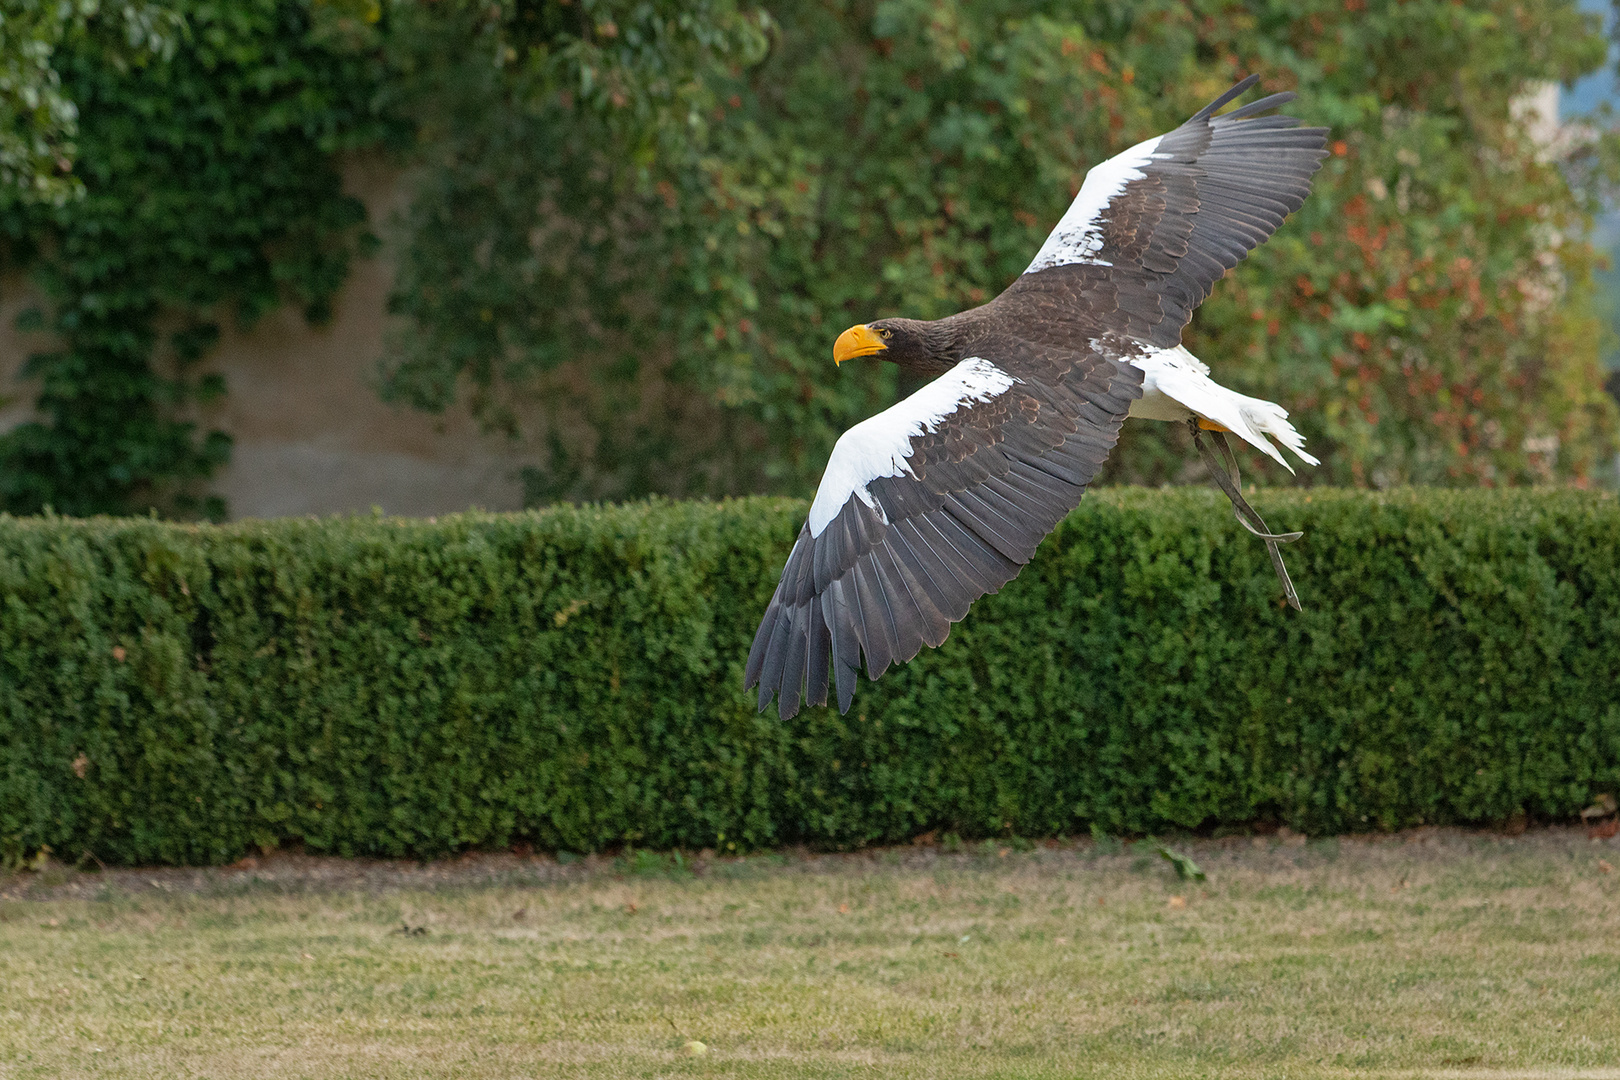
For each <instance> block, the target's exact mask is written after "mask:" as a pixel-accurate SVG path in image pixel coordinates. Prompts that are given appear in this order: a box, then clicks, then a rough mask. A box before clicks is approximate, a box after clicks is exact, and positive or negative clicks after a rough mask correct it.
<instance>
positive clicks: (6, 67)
mask: <svg viewBox="0 0 1620 1080" xmlns="http://www.w3.org/2000/svg"><path fill="white" fill-rule="evenodd" d="M184 25H185V24H184V21H183V20H182V18H181V17H180V13H179V12H178V11H176V10H174V9H173V8H171V7H169V6H167V5H164V4H161V3H153V2H148V0H118V2H115V3H102V0H7V2H6V5H5V8H4V10H3V11H0V199H4V198H6V197H13V198H15V197H20V198H25V199H30V200H33V199H39V200H44V201H47V202H55V203H61V202H65V201H66V200H68V199H71V198H74V197H76V196H78V195H80V194H82V193H83V191H84V188H83V186H82V185H81V184H79V182H78V179H77V178H76V177H75V176H74V175H73V158H74V156H75V154H76V153H77V150H78V148H77V146H76V145H75V144H74V137H75V136H76V135H77V133H78V117H79V110H78V105H77V104H76V103H75V101H74V100H73V98H72V97H71V96H69V94H68V93H67V92H66V91H65V90H64V88H63V86H62V77H61V74H60V73H59V72H58V70H57V68H56V67H55V66H54V64H53V61H54V60H55V59H56V58H57V57H56V54H57V50H59V49H61V48H63V47H64V46H65V45H68V44H69V43H73V44H74V45H78V46H81V47H82V46H83V44H84V43H85V40H84V39H85V38H87V37H89V36H90V35H91V34H92V28H93V29H94V31H95V32H96V35H97V38H98V40H97V41H96V42H95V44H96V46H97V47H98V48H99V49H100V51H101V53H102V56H103V58H104V59H106V60H108V61H110V62H112V63H114V64H119V65H125V66H127V65H130V64H140V63H144V62H146V61H148V60H150V59H153V58H154V57H156V58H157V59H160V60H161V59H166V58H167V57H169V56H171V55H173V52H174V47H175V44H176V41H177V39H178V36H179V35H180V33H181V32H182V30H183V29H184Z"/></svg>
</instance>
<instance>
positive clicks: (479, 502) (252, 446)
mask: <svg viewBox="0 0 1620 1080" xmlns="http://www.w3.org/2000/svg"><path fill="white" fill-rule="evenodd" d="M344 176H345V183H346V186H347V187H348V188H349V190H350V191H351V192H353V193H354V194H355V195H357V196H359V197H360V198H361V199H363V200H364V201H365V203H366V205H367V208H368V210H369V211H370V215H371V220H372V222H373V228H374V229H377V231H378V232H379V233H383V232H385V231H386V230H385V228H384V225H385V223H386V222H387V220H388V218H389V215H390V214H392V213H393V212H394V211H395V210H396V209H397V208H398V200H399V198H400V192H401V185H400V183H399V177H398V175H397V174H396V173H395V172H394V171H392V170H391V169H389V168H387V167H385V166H383V165H382V164H380V163H378V162H376V161H372V160H361V161H356V162H352V163H350V165H349V167H348V168H346V169H345V173H344ZM389 286H390V264H389V261H388V256H387V247H386V245H385V246H384V249H383V252H382V253H381V254H380V255H379V257H377V258H373V259H368V260H365V261H362V262H359V263H357V264H356V265H355V266H354V268H353V271H352V273H351V274H350V276H349V280H348V282H347V283H346V284H345V285H344V287H343V291H342V292H341V293H340V294H339V295H338V297H337V298H336V301H335V303H334V305H333V318H332V321H331V322H330V323H329V324H328V325H326V326H324V327H318V328H317V327H310V326H308V325H307V324H305V322H304V320H303V317H302V315H301V314H300V313H299V312H298V311H297V310H296V309H295V308H293V307H290V306H289V307H283V308H281V309H278V310H277V311H275V312H272V313H271V314H270V315H269V316H267V317H266V318H264V319H263V320H261V321H260V322H259V323H258V324H257V325H255V326H254V327H253V328H252V329H251V330H248V331H246V332H243V331H241V330H239V329H237V328H235V327H234V326H233V325H232V323H231V320H230V319H229V317H226V318H224V319H222V325H223V326H224V327H225V333H224V335H223V337H222V339H221V341H220V345H219V347H218V348H217V349H216V350H215V351H214V352H213V353H212V354H211V355H210V356H209V357H208V359H207V361H206V363H207V365H208V367H209V369H210V370H214V371H218V372H220V373H221V374H223V375H224V377H225V386H226V396H225V398H224V399H223V400H222V401H221V402H219V403H218V404H217V405H215V406H212V407H210V408H209V409H208V410H206V411H205V412H202V413H200V414H199V416H198V420H199V421H200V422H201V423H203V424H204V425H206V427H208V428H218V429H220V430H222V431H225V432H227V433H229V434H230V435H231V436H232V437H233V438H234V439H235V448H234V449H233V451H232V454H231V462H230V464H229V465H228V466H226V467H225V468H224V469H223V470H221V471H220V472H219V473H218V474H217V475H216V476H215V478H214V482H213V484H212V485H211V490H212V491H213V492H214V493H215V494H218V495H221V496H223V497H224V498H225V500H226V502H227V504H228V506H229V509H230V514H231V516H232V517H237V518H240V517H280V516H286V515H291V514H332V513H345V512H359V513H367V512H370V510H371V508H372V507H374V506H375V507H381V508H382V509H383V511H384V512H386V513H390V514H410V515H427V514H441V513H449V512H452V511H456V510H464V509H466V508H468V507H469V506H479V507H484V508H486V509H490V510H508V509H516V508H518V507H519V506H521V505H522V499H523V486H522V483H521V482H520V480H519V478H518V475H517V474H518V470H519V469H520V468H521V467H522V465H523V464H524V463H525V461H524V459H523V458H522V457H521V455H520V453H519V451H518V449H517V448H516V447H515V446H514V445H512V444H511V443H509V442H508V441H507V440H506V439H504V438H502V437H500V436H495V435H485V434H482V433H481V432H480V431H479V429H478V425H477V424H476V423H475V422H474V421H473V420H472V418H471V416H470V415H469V414H468V412H467V410H466V409H465V408H454V409H451V410H449V411H447V412H446V413H444V414H442V415H437V416H434V415H428V414H425V413H420V412H416V411H414V410H411V409H407V408H404V407H396V406H391V405H388V404H385V403H384V402H383V401H382V400H381V399H380V398H379V397H378V394H377V391H376V389H375V385H374V384H375V376H374V373H375V371H376V367H377V362H378V360H379V359H380V358H381V356H382V349H383V335H384V332H385V330H386V329H387V325H388V319H387V316H386V314H385V303H386V301H387V297H388V290H389ZM36 302H37V301H36V300H35V298H34V297H33V296H32V295H31V294H30V293H29V290H28V288H27V285H26V282H24V281H22V280H20V279H18V278H15V277H13V278H7V279H5V280H4V281H0V431H3V430H8V429H10V428H11V427H13V426H15V425H16V424H18V423H21V422H23V421H24V420H26V419H28V418H29V417H30V416H31V415H32V408H31V404H30V403H31V402H32V401H33V398H34V395H35V393H36V388H35V387H33V386H32V385H30V384H28V383H26V382H23V381H20V380H19V379H18V378H17V374H18V371H19V369H20V368H21V367H22V365H23V363H24V362H25V361H26V359H27V356H28V354H29V353H30V352H34V351H38V350H39V349H41V348H44V347H47V346H48V345H49V338H48V337H46V336H45V335H39V334H27V335H25V334H21V333H19V332H18V331H17V330H16V329H15V326H14V323H15V321H16V317H17V315H18V313H19V312H21V311H22V310H24V309H26V308H27V307H29V306H30V305H31V304H33V303H36ZM7 399H10V400H9V401H8V400H7Z"/></svg>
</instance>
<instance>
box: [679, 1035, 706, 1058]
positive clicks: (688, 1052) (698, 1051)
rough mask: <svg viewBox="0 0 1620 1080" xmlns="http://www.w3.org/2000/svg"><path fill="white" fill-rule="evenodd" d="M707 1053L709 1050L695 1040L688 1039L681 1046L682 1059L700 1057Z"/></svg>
mask: <svg viewBox="0 0 1620 1080" xmlns="http://www.w3.org/2000/svg"><path fill="white" fill-rule="evenodd" d="M708 1052H709V1048H708V1047H707V1046H704V1045H703V1044H702V1043H700V1042H698V1041H697V1040H696V1039H690V1040H688V1041H687V1042H685V1043H684V1044H682V1046H681V1056H682V1057H702V1056H703V1055H704V1054H707V1053H708Z"/></svg>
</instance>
